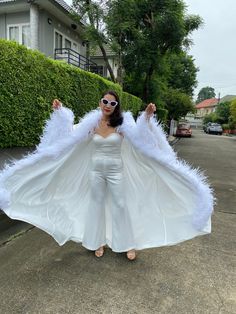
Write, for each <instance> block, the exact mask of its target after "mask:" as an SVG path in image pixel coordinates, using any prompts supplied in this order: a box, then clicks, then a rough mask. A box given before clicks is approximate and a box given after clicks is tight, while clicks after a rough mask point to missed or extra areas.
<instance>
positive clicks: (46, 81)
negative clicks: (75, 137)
mask: <svg viewBox="0 0 236 314" xmlns="http://www.w3.org/2000/svg"><path fill="white" fill-rule="evenodd" d="M107 89H113V90H115V91H117V92H118V94H119V96H120V97H121V103H122V108H123V109H124V110H131V111H132V112H133V114H134V115H136V114H137V112H138V111H139V110H140V108H141V106H142V101H141V99H139V98H137V97H135V96H133V95H130V94H128V93H125V92H123V91H122V89H121V87H120V85H118V84H114V83H112V82H110V81H108V80H106V79H104V78H102V77H100V76H98V75H96V74H93V73H90V72H86V71H83V70H81V69H79V68H76V67H75V66H72V65H68V64H66V62H63V61H55V60H53V59H50V58H47V57H45V56H44V55H43V54H42V53H40V52H38V51H32V50H29V49H27V48H26V47H24V46H22V45H19V44H17V43H15V42H10V41H6V40H0V147H1V148H4V147H12V146H34V145H35V144H37V143H38V141H39V135H40V134H41V133H42V129H43V126H44V123H45V120H46V119H47V118H48V117H49V115H50V112H51V111H52V109H51V103H52V100H53V99H54V98H58V99H60V100H61V101H62V102H63V103H64V105H65V106H67V107H69V108H71V109H72V110H73V112H74V113H75V117H76V122H77V121H78V118H79V117H81V116H83V115H84V114H85V113H86V112H88V111H90V110H91V109H93V108H96V107H97V106H98V100H99V99H100V97H101V94H102V93H103V92H104V91H105V90H107Z"/></svg>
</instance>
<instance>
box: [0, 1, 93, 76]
mask: <svg viewBox="0 0 236 314" xmlns="http://www.w3.org/2000/svg"><path fill="white" fill-rule="evenodd" d="M71 12H72V9H71V7H70V6H68V5H67V4H66V2H65V1H63V0H0V38H4V39H7V40H14V41H17V42H19V43H20V44H23V45H25V46H27V47H28V48H30V49H37V50H39V51H41V52H42V53H44V54H45V55H46V56H48V57H51V58H54V59H63V60H66V61H67V62H68V63H70V64H73V65H75V66H78V67H80V68H82V69H84V70H90V67H91V69H92V70H93V71H95V72H96V71H97V69H96V63H95V62H93V61H92V60H90V59H89V58H87V57H88V55H87V44H86V42H84V41H83V39H82V32H83V27H84V24H83V23H82V22H79V23H78V22H75V21H74V20H73V18H72V17H71V15H70V13H71Z"/></svg>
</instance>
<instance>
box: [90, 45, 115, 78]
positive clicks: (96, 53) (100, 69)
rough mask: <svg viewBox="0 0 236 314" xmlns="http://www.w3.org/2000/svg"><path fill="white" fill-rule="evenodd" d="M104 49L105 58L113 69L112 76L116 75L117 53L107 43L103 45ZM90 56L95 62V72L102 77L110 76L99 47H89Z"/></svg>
mask: <svg viewBox="0 0 236 314" xmlns="http://www.w3.org/2000/svg"><path fill="white" fill-rule="evenodd" d="M104 49H105V51H106V55H107V59H108V62H109V64H110V66H111V68H112V70H113V73H114V76H115V77H117V71H118V60H117V54H116V53H115V52H114V51H113V50H112V48H111V47H110V46H108V45H105V46H104ZM90 57H91V60H92V61H93V62H94V63H96V64H97V73H98V74H99V75H101V76H104V77H110V74H109V71H108V69H107V66H106V63H105V60H104V58H103V54H102V51H101V49H100V48H99V47H97V48H95V49H91V52H90Z"/></svg>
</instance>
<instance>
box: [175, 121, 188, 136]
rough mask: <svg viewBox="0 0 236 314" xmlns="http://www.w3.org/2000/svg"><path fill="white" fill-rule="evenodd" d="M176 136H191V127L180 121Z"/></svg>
mask: <svg viewBox="0 0 236 314" xmlns="http://www.w3.org/2000/svg"><path fill="white" fill-rule="evenodd" d="M175 136H177V137H182V136H183V137H191V136H192V129H191V127H190V125H189V124H187V123H181V124H179V125H178V126H177V129H176V134H175Z"/></svg>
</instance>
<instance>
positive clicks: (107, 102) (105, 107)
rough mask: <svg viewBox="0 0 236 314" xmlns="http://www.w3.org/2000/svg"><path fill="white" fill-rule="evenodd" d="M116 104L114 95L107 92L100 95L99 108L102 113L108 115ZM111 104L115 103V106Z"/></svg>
mask: <svg viewBox="0 0 236 314" xmlns="http://www.w3.org/2000/svg"><path fill="white" fill-rule="evenodd" d="M115 104H116V105H115ZM117 104H118V102H117V100H116V98H115V96H113V95H110V94H107V95H104V96H103V97H102V99H101V100H100V102H99V107H100V108H101V110H102V113H103V114H104V115H105V116H110V115H111V114H112V113H113V112H114V110H115V107H116V106H117ZM112 105H115V106H112Z"/></svg>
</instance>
